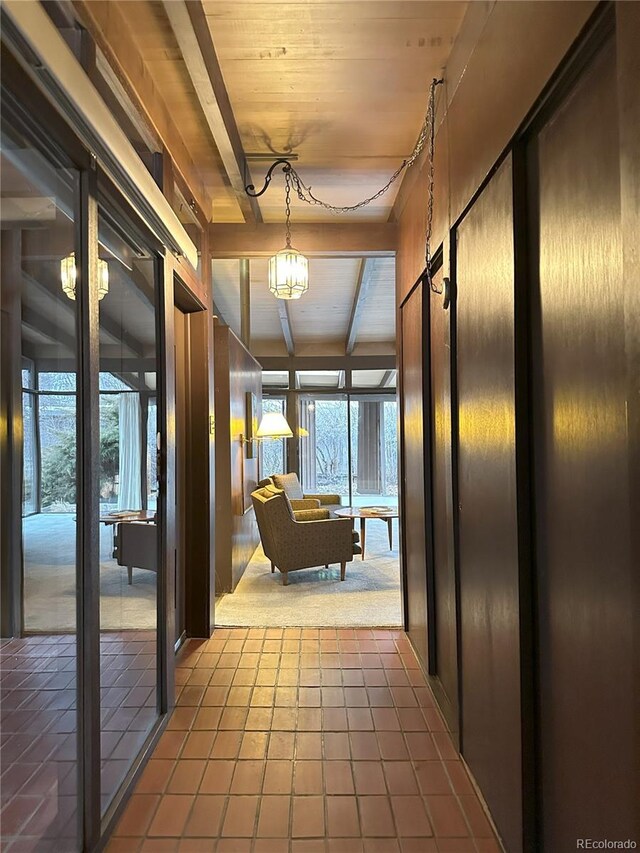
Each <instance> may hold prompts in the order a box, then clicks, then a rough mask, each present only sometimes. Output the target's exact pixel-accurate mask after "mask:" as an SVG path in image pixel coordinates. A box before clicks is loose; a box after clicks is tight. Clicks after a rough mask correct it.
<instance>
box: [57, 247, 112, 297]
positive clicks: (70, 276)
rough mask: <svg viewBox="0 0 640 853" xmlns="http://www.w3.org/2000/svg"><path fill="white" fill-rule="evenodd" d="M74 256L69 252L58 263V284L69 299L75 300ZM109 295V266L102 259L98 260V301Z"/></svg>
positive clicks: (75, 273) (73, 253) (75, 275)
mask: <svg viewBox="0 0 640 853" xmlns="http://www.w3.org/2000/svg"><path fill="white" fill-rule="evenodd" d="M76 279H77V272H76V256H75V252H71V254H70V255H67V256H66V258H63V259H62V260H61V261H60V283H61V284H62V290H63V291H64V293H66V295H67V296H68V297H69V299H75V298H76ZM107 293H109V265H108V264H107V262H106V261H104V260H103V259H102V258H98V299H104V297H105V296H106V295H107Z"/></svg>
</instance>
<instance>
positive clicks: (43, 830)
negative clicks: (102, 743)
mask: <svg viewBox="0 0 640 853" xmlns="http://www.w3.org/2000/svg"><path fill="white" fill-rule="evenodd" d="M0 171H1V174H0V181H1V183H2V267H1V278H2V280H1V296H2V299H1V302H2V398H3V399H2V404H3V412H6V413H7V415H8V417H7V421H6V422H5V423H4V424H3V430H4V427H5V425H6V427H7V434H6V436H3V454H2V481H3V485H2V488H3V501H2V514H3V521H2V535H3V540H4V541H3V549H2V595H3V611H2V617H3V618H2V640H1V644H0V655H1V658H0V668H1V672H0V678H1V690H2V696H1V700H0V728H1V730H2V745H1V748H0V762H1V764H2V783H1V784H0V799H1V802H0V807H1V809H2V815H1V817H0V833H1V839H0V845H1V846H2V849H5V848H6V849H13V848H14V847H15V849H16V850H18V849H21V850H26V849H30V850H56V851H60V853H63V851H65V853H66V851H76V850H78V849H79V848H80V846H81V840H80V833H79V820H78V818H79V809H78V800H77V791H78V784H77V779H78V757H79V753H78V711H77V708H78V702H77V684H78V679H77V673H78V666H77V661H78V620H77V610H78V588H79V577H80V573H81V571H82V567H81V566H80V565H79V563H78V559H77V555H78V525H77V518H78V505H79V499H80V498H79V494H78V441H79V428H78V423H79V421H78V405H77V398H76V388H77V383H78V356H77V353H78V332H77V328H78V327H77V321H76V304H75V302H74V301H72V300H70V299H69V298H68V297H67V295H65V293H64V292H63V290H62V287H61V278H60V271H61V261H62V259H63V258H66V257H70V256H73V253H74V251H75V248H76V223H77V221H78V218H79V215H80V212H79V208H78V183H79V175H78V171H77V170H76V169H74V168H73V167H72V165H71V164H70V163H65V162H61V161H59V160H55V159H54V158H52V157H47V156H45V155H44V154H43V153H42V152H41V151H40V150H38V148H37V147H36V146H35V145H34V144H33V143H32V142H31V140H30V139H29V137H28V136H27V135H26V134H25V133H24V132H22V130H20V129H19V128H18V127H17V126H10V125H9V124H8V123H3V127H2V155H1V161H0ZM5 438H6V440H7V443H6V444H5V443H4V441H5ZM7 487H9V490H8V489H7ZM11 492H12V493H13V496H12V495H11ZM18 837H19V838H20V841H18V840H17V839H18ZM14 842H15V843H14Z"/></svg>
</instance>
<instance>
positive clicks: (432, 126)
mask: <svg viewBox="0 0 640 853" xmlns="http://www.w3.org/2000/svg"><path fill="white" fill-rule="evenodd" d="M435 86H436V81H435V80H434V81H433V82H432V83H431V92H430V96H429V109H428V111H427V118H426V121H425V125H427V126H428V127H429V147H428V149H427V178H428V183H429V189H428V193H427V228H426V233H425V268H426V271H427V279H428V281H429V287H430V288H431V290H433V291H434V293H438V292H439V291H438V290H436V289H435V288H434V286H433V280H432V278H431V234H432V232H433V201H434V198H433V197H434V185H435V178H434V173H435V163H434V159H435V157H434V155H435V139H436V99H435Z"/></svg>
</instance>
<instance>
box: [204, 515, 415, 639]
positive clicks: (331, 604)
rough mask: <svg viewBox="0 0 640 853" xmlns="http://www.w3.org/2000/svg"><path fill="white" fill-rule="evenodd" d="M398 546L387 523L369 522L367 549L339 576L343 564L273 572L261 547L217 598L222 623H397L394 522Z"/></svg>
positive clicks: (347, 625) (385, 625)
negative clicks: (229, 588) (285, 581)
mask: <svg viewBox="0 0 640 853" xmlns="http://www.w3.org/2000/svg"><path fill="white" fill-rule="evenodd" d="M393 538H394V542H393V544H394V549H393V550H392V551H389V541H388V539H387V526H386V524H383V523H382V522H378V520H377V519H372V520H369V521H367V542H366V545H367V550H366V554H365V557H366V559H364V560H362V559H361V558H360V557H359V556H357V557H355V558H354V560H353V562H351V563H347V575H346V579H345V580H344V581H341V580H340V566H339V565H336V566H331V567H330V568H329V569H328V570H327V569H325V568H323V567H322V568H318V569H303V570H301V571H298V572H290V573H289V585H288V586H284V587H283V586H282V575H281V574H280V572H278V571H277V570H276V572H275V573H274V574H271V566H270V563H269V560H267V558H266V557H265V555H264V551H263V550H262V547H259V548H258V549H257V550H256V552H255V554H254V555H253V557H252V559H251V562H250V563H249V565H248V566H247V568H246V569H245V572H244V574H243V576H242V578H241V579H240V583H239V584H238V586H237V587H236V589H235V591H234V592H233V593H230V594H228V595H224V596H222V597H220V598H218V599H216V609H215V623H216V625H217V626H218V627H241V628H262V627H276V628H281V627H292V628H296V627H300V628H324V627H327V628H333V627H338V628H357V627H377V628H388V627H393V628H396V627H399V626H401V625H402V611H401V604H400V565H399V558H398V528H397V522H394V537H393Z"/></svg>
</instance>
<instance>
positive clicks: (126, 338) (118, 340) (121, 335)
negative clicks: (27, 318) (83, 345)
mask: <svg viewBox="0 0 640 853" xmlns="http://www.w3.org/2000/svg"><path fill="white" fill-rule="evenodd" d="M22 276H23V279H24V280H25V283H26V284H27V286H28V287H29V288H35V289H37V290H39V291H40V293H44V294H46V295H47V296H48V297H49V298H51V299H53V300H54V301H55V303H56V305H57V306H58V307H59V308H62V310H63V311H64V312H65V313H66V314H68V315H70V316H71V315H73V317H74V318H75V312H76V309H75V304H74V303H73V302H72V301H71V300H70V299H69V297H68V296H65V294H64V293H63V292H62V289H61V288H59V287H57V286H55V285H53V286H52V285H50V284H47V283H45V282H44V281H41V280H39V279H36V278H34V277H33V276H31V275H29V274H28V273H25V272H23V273H22ZM100 331H102V332H103V333H104V334H105V335H107V337H109V338H110V339H111V341H112V342H113V343H114V344H118V345H120V344H124V346H126V347H127V349H128V350H129V351H130V352H131V353H133V355H136V356H143V355H144V346H143V344H142V343H141V342H140V341H139V340H138V339H137V338H136V337H135V336H134V335H132V334H131V332H127V331H126V329H123V328H122V326H121V325H120V324H119V323H118V322H117V321H116V320H114V319H112V318H111V317H109V316H108V315H107V314H106V312H104V311H101V312H100ZM72 348H73V349H75V344H74V346H73V347H72Z"/></svg>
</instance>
